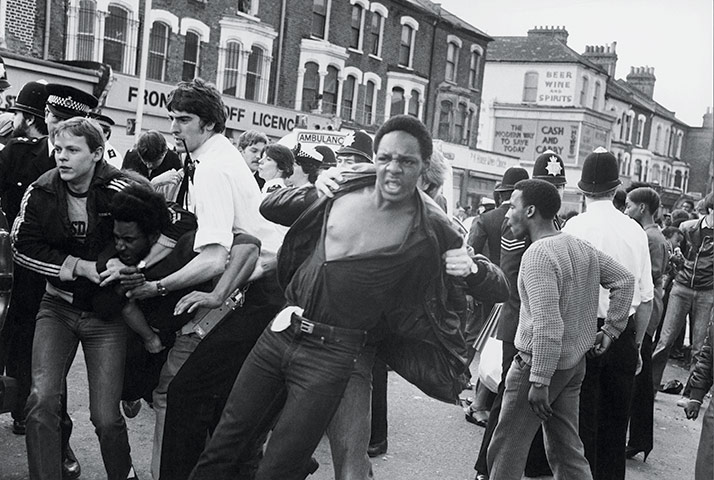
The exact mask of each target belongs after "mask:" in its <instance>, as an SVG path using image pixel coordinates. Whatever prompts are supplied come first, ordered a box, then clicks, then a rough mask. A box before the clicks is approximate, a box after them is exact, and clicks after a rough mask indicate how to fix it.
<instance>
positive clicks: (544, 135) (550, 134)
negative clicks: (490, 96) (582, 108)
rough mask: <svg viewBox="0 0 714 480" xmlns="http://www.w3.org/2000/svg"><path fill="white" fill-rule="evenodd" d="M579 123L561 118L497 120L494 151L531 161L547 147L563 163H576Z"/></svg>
mask: <svg viewBox="0 0 714 480" xmlns="http://www.w3.org/2000/svg"><path fill="white" fill-rule="evenodd" d="M577 146H578V122H564V121H560V120H523V119H507V118H498V119H496V129H495V133H494V141H493V150H494V151H495V152H500V153H506V154H508V155H515V156H517V157H518V158H519V159H521V160H523V161H526V162H532V161H534V160H535V159H536V157H537V156H538V155H540V154H541V153H543V152H545V151H546V150H552V151H554V152H555V153H557V154H558V155H560V156H561V158H562V159H563V162H565V163H570V164H575V163H577V160H578V159H577Z"/></svg>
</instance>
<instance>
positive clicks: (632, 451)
mask: <svg viewBox="0 0 714 480" xmlns="http://www.w3.org/2000/svg"><path fill="white" fill-rule="evenodd" d="M640 452H642V453H644V454H645V458H644V460H643V462H647V457H648V456H649V454H650V452H651V450H650V451H649V452H645V451H644V450H641V449H638V448H634V447H625V458H632V457H634V456H635V455H637V454H638V453H640Z"/></svg>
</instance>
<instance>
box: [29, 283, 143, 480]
mask: <svg viewBox="0 0 714 480" xmlns="http://www.w3.org/2000/svg"><path fill="white" fill-rule="evenodd" d="M80 342H81V344H82V349H83V351H84V357H85V362H86V364H87V380H88V385H89V411H90V420H91V421H92V424H93V425H94V428H95V431H96V433H97V437H99V446H100V449H101V453H102V459H103V460H104V468H105V469H106V471H107V477H108V478H109V480H123V479H125V478H126V476H127V474H128V473H129V469H130V468H131V456H130V448H129V439H128V436H127V431H126V424H125V423H124V417H122V415H121V413H120V412H119V400H120V398H121V389H122V378H123V375H124V355H125V353H126V325H125V324H124V322H122V321H121V319H119V318H116V319H114V320H102V319H100V318H98V317H97V316H96V315H94V314H93V313H92V312H85V311H82V310H78V309H77V308H75V307H73V306H71V305H70V304H68V303H67V302H65V301H64V300H62V299H59V298H57V297H53V296H51V295H49V294H45V296H44V298H43V299H42V303H41V304H40V310H39V313H38V315H37V325H36V328H35V338H34V344H33V349H32V387H31V389H30V396H29V398H28V400H27V439H26V440H27V457H28V464H29V468H30V478H31V479H33V480H35V479H53V480H60V479H61V478H62V457H61V447H60V443H61V441H60V418H61V397H62V393H63V391H64V388H65V382H66V375H67V372H68V371H69V368H70V366H71V365H72V361H73V360H74V357H75V354H76V353H77V347H78V345H79V343H80Z"/></svg>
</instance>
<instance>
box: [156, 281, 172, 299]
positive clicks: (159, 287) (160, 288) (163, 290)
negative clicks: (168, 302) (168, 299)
mask: <svg viewBox="0 0 714 480" xmlns="http://www.w3.org/2000/svg"><path fill="white" fill-rule="evenodd" d="M156 291H157V292H158V294H159V295H161V296H162V297H165V296H166V295H168V294H169V291H168V290H166V287H164V286H163V285H161V281H160V280H157V281H156Z"/></svg>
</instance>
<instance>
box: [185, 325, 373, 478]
mask: <svg viewBox="0 0 714 480" xmlns="http://www.w3.org/2000/svg"><path fill="white" fill-rule="evenodd" d="M364 345H365V342H364V339H362V340H357V339H347V338H343V339H340V338H326V337H324V336H318V335H313V334H305V333H303V332H301V331H300V329H299V328H296V326H295V325H292V326H290V327H289V328H288V329H287V330H284V331H281V332H274V331H272V330H270V328H268V329H266V330H265V331H264V332H263V334H262V335H261V337H260V339H258V342H257V343H256V345H255V347H254V348H253V350H252V351H251V352H250V354H249V355H248V358H247V359H246V361H245V363H244V364H243V368H242V369H241V371H240V373H239V374H238V377H237V378H236V381H235V383H234V385H233V389H232V390H231V394H230V396H229V397H228V401H227V402H226V407H225V409H224V410H223V414H222V416H221V420H220V422H219V423H218V427H216V430H215V432H214V433H213V436H212V437H211V439H210V441H209V442H208V446H207V447H206V449H205V450H204V451H203V453H202V454H201V458H200V459H199V461H198V465H197V466H196V468H195V469H194V471H193V472H192V474H191V477H190V478H191V479H193V480H199V479H206V480H216V479H219V478H234V477H235V476H236V472H237V470H238V468H239V463H240V457H241V456H242V455H243V454H244V453H245V450H246V449H247V448H250V446H251V443H252V439H253V438H254V437H256V436H259V435H261V434H262V433H263V432H264V431H265V430H266V429H267V428H270V426H271V425H272V424H273V420H274V418H275V417H276V415H277V414H278V413H280V416H279V418H278V420H277V422H276V423H275V427H274V428H273V433H272V436H271V438H270V441H269V442H268V446H267V449H266V451H265V456H264V457H263V461H262V462H261V464H260V466H259V468H258V472H257V474H256V477H255V478H256V480H273V479H281V480H298V479H300V480H302V479H304V478H305V477H306V476H307V468H308V464H309V461H310V457H311V455H312V453H313V452H314V451H315V448H316V447H317V445H318V443H319V442H320V439H321V438H322V435H323V433H324V432H325V430H326V429H327V426H328V425H329V423H330V421H331V420H332V417H333V415H334V413H335V411H336V410H337V407H338V406H339V404H340V401H341V400H342V395H343V393H344V391H345V388H346V387H347V382H348V381H349V379H350V375H352V371H353V370H354V368H355V365H356V363H357V361H358V359H359V356H360V355H361V354H362V352H363V350H364V348H365V347H364ZM281 409H282V411H281Z"/></svg>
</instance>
